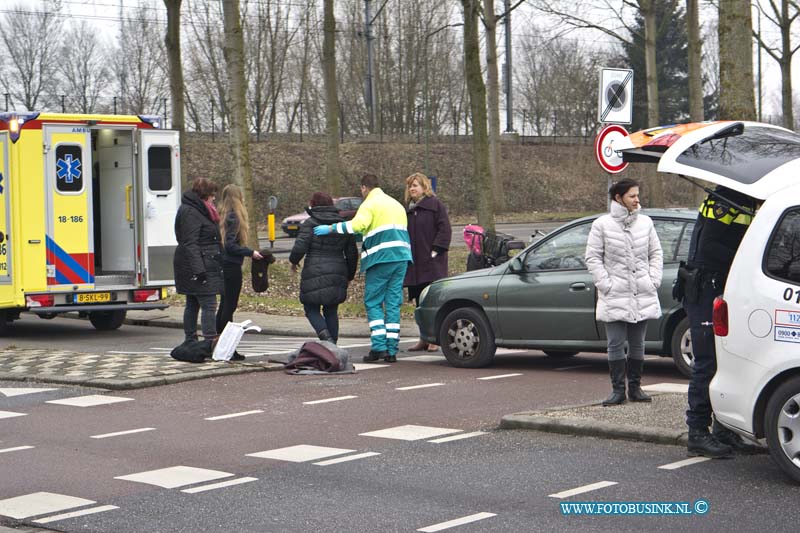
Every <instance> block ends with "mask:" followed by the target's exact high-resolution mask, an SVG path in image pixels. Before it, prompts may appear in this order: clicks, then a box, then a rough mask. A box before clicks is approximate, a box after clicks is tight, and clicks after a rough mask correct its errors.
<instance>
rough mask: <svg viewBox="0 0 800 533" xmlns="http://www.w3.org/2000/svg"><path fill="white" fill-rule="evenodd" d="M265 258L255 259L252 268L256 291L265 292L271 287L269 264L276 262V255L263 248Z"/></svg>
mask: <svg viewBox="0 0 800 533" xmlns="http://www.w3.org/2000/svg"><path fill="white" fill-rule="evenodd" d="M260 253H261V255H262V256H263V259H253V264H252V267H251V268H250V274H251V280H250V281H251V283H252V285H253V291H254V292H264V291H266V290H267V289H269V265H271V264H272V263H274V262H275V256H274V255H272V252H270V251H269V250H261V252H260Z"/></svg>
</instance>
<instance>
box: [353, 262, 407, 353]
mask: <svg viewBox="0 0 800 533" xmlns="http://www.w3.org/2000/svg"><path fill="white" fill-rule="evenodd" d="M407 266H408V262H407V261H393V262H391V263H379V264H377V265H375V266H371V267H369V268H368V269H367V272H366V283H365V286H364V306H365V307H366V308H367V320H369V329H370V344H371V346H372V348H371V349H372V351H373V352H388V353H389V355H396V354H397V349H398V346H399V343H400V306H401V305H402V304H403V279H404V278H405V277H406V267H407ZM384 310H385V312H384Z"/></svg>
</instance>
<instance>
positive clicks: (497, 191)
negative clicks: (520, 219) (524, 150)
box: [483, 0, 506, 213]
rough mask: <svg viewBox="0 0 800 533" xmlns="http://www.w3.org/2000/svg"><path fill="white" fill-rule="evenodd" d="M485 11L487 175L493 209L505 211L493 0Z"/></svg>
mask: <svg viewBox="0 0 800 533" xmlns="http://www.w3.org/2000/svg"><path fill="white" fill-rule="evenodd" d="M483 1H484V7H485V9H486V15H485V16H484V18H483V20H484V27H485V28H486V73H487V75H486V93H487V96H488V100H487V104H488V106H489V107H488V119H489V173H490V175H491V179H492V188H493V193H494V194H492V198H493V199H494V208H495V210H496V211H497V212H500V213H502V212H503V211H504V210H505V206H506V201H505V192H504V187H503V175H502V173H501V172H500V157H501V155H500V80H499V78H500V76H499V73H498V68H497V19H498V17H497V16H496V15H495V11H494V10H495V8H494V0H483Z"/></svg>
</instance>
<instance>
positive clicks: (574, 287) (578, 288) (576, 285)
mask: <svg viewBox="0 0 800 533" xmlns="http://www.w3.org/2000/svg"><path fill="white" fill-rule="evenodd" d="M569 290H571V291H585V290H586V284H585V283H581V282H578V283H573V284H572V285H570V286H569Z"/></svg>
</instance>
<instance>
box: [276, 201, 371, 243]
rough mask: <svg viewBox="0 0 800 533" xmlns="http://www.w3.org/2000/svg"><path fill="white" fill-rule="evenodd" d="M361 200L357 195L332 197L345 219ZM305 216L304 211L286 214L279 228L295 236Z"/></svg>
mask: <svg viewBox="0 0 800 533" xmlns="http://www.w3.org/2000/svg"><path fill="white" fill-rule="evenodd" d="M363 201H364V200H363V199H362V198H359V197H358V196H345V197H342V198H334V199H333V205H334V206H336V209H338V210H339V213H341V215H342V216H343V217H344V218H345V220H350V219H352V218H353V217H354V216H355V214H356V211H358V207H359V206H360V205H361V202H363ZM307 218H308V213H307V212H305V211H303V212H302V213H297V214H296V215H291V216H288V217H286V218H284V219H283V221H282V222H281V229H282V230H283V232H284V233H285V234H286V235H288V236H289V237H297V230H298V229H300V224H302V223H303V222H305V220H306V219H307Z"/></svg>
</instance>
